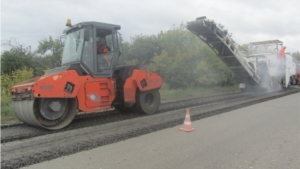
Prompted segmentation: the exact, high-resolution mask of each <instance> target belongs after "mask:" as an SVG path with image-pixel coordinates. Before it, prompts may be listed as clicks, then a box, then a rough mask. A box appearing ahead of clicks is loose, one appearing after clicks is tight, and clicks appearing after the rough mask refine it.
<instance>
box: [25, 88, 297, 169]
mask: <svg viewBox="0 0 300 169" xmlns="http://www.w3.org/2000/svg"><path fill="white" fill-rule="evenodd" d="M192 113H193V112H191V114H192ZM192 125H193V127H194V128H196V130H195V131H193V132H191V133H186V132H183V131H180V130H179V128H180V127H181V126H177V127H174V128H169V129H165V130H161V131H158V132H154V133H151V134H147V135H143V136H140V137H137V138H132V139H129V140H126V141H122V142H118V143H115V144H110V145H107V146H102V147H99V148H95V149H92V150H89V151H83V152H80V153H77V154H73V155H70V156H66V157H62V158H59V159H54V160H51V161H46V162H43V163H39V164H35V165H32V166H29V167H26V168H36V169H40V168H51V169H52V168H98V169H99V168H101V169H115V168H122V169H133V168H138V169H141V168H143V169H147V168H155V169H157V168H162V169H169V168H170V169H177V168H178V169H182V168H186V169H188V168H193V169H194V168H197V169H201V168H203V169H210V168H212V169H215V168H218V169H219V168H220V169H222V168H226V169H235V168H242V169H248V168H259V169H269V168H270V169H273V168H274V169H297V168H300V93H297V94H293V95H289V96H286V97H283V98H279V99H276V100H272V101H268V102H263V103H260V104H256V105H253V106H249V107H246V108H242V109H238V110H235V111H231V112H228V113H224V114H221V115H218V116H213V117H209V118H205V119H201V120H199V121H192Z"/></svg>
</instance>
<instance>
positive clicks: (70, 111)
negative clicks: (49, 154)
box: [13, 98, 77, 130]
mask: <svg viewBox="0 0 300 169" xmlns="http://www.w3.org/2000/svg"><path fill="white" fill-rule="evenodd" d="M13 107H14V112H15V115H16V116H17V118H18V119H19V120H20V121H22V122H24V123H27V124H30V125H34V126H38V127H43V128H46V129H49V130H57V129H61V128H63V127H65V126H67V125H68V124H70V123H71V122H72V120H73V119H74V117H75V115H76V114H77V101H76V99H75V98H67V99H66V98H44V99H34V100H22V101H14V102H13Z"/></svg>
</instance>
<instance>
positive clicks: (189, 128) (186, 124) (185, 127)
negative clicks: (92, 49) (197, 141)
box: [180, 109, 195, 132]
mask: <svg viewBox="0 0 300 169" xmlns="http://www.w3.org/2000/svg"><path fill="white" fill-rule="evenodd" d="M180 130H182V131H187V132H190V131H194V130H195V128H193V127H192V122H191V117H190V110H189V109H186V115H185V119H184V123H183V127H181V128H180Z"/></svg>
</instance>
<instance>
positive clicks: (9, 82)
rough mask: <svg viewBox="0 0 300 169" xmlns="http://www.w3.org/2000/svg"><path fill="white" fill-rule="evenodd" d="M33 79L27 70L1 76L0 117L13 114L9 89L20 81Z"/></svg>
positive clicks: (31, 72)
mask: <svg viewBox="0 0 300 169" xmlns="http://www.w3.org/2000/svg"><path fill="white" fill-rule="evenodd" d="M32 77H33V71H32V70H31V69H29V70H27V69H26V68H25V69H23V70H16V71H14V72H12V73H11V75H8V74H2V75H1V116H8V115H12V114H13V110H12V99H11V94H10V88H11V87H12V86H13V85H15V84H17V83H20V82H22V81H25V80H27V79H30V78H32Z"/></svg>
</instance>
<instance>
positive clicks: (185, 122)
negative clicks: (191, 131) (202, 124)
mask: <svg viewBox="0 0 300 169" xmlns="http://www.w3.org/2000/svg"><path fill="white" fill-rule="evenodd" d="M184 124H185V125H191V124H192V123H191V122H189V121H184Z"/></svg>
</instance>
